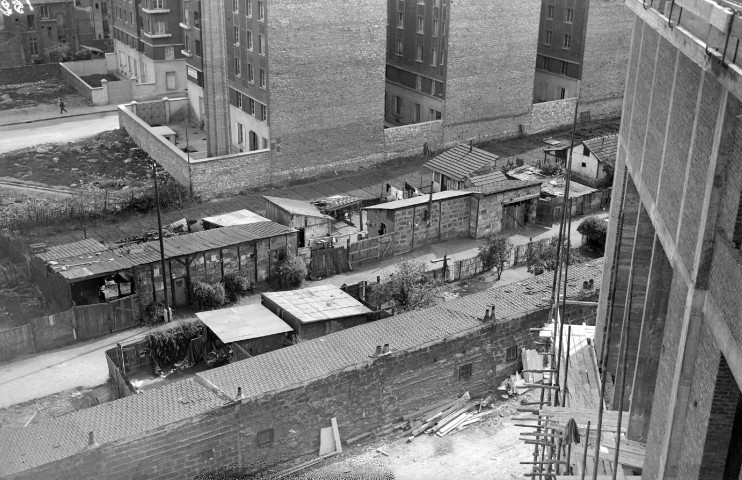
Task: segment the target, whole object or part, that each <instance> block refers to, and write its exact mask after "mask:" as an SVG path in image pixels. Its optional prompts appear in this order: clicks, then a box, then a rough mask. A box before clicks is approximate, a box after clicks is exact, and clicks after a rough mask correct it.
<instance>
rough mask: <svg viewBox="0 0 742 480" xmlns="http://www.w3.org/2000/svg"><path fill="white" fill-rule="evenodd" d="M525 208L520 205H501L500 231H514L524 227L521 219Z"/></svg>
mask: <svg viewBox="0 0 742 480" xmlns="http://www.w3.org/2000/svg"><path fill="white" fill-rule="evenodd" d="M525 211H526V206H525V205H524V204H522V203H514V204H512V205H503V207H502V224H501V227H500V230H501V231H507V230H515V229H516V228H517V227H525V225H524V224H523V218H524V216H525Z"/></svg>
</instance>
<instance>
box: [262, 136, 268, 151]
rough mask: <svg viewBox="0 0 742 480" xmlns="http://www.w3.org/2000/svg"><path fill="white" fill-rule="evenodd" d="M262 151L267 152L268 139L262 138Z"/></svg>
mask: <svg viewBox="0 0 742 480" xmlns="http://www.w3.org/2000/svg"><path fill="white" fill-rule="evenodd" d="M263 150H268V139H267V138H263Z"/></svg>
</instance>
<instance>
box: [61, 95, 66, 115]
mask: <svg viewBox="0 0 742 480" xmlns="http://www.w3.org/2000/svg"><path fill="white" fill-rule="evenodd" d="M62 113H67V109H66V108H64V100H63V99H62V97H59V114H60V115H62Z"/></svg>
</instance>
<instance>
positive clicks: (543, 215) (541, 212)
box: [536, 198, 554, 227]
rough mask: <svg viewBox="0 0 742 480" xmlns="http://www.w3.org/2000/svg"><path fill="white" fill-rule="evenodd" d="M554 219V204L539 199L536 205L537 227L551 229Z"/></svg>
mask: <svg viewBox="0 0 742 480" xmlns="http://www.w3.org/2000/svg"><path fill="white" fill-rule="evenodd" d="M553 219H554V203H553V202H549V201H547V200H544V199H541V198H539V200H538V203H537V204H536V225H541V226H542V227H551V224H552V221H553Z"/></svg>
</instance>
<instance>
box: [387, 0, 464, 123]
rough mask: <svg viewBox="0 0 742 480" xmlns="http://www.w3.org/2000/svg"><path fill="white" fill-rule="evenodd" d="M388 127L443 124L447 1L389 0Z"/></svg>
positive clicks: (446, 50)
mask: <svg viewBox="0 0 742 480" xmlns="http://www.w3.org/2000/svg"><path fill="white" fill-rule="evenodd" d="M387 7H388V12H387V37H386V41H387V50H386V94H385V101H384V123H385V125H386V126H387V127H396V126H399V125H410V124H413V123H421V122H428V121H432V120H442V119H443V112H444V105H445V99H446V65H447V64H446V55H447V52H448V31H447V28H448V27H449V11H450V9H449V5H448V1H447V0H388V2H387Z"/></svg>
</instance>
